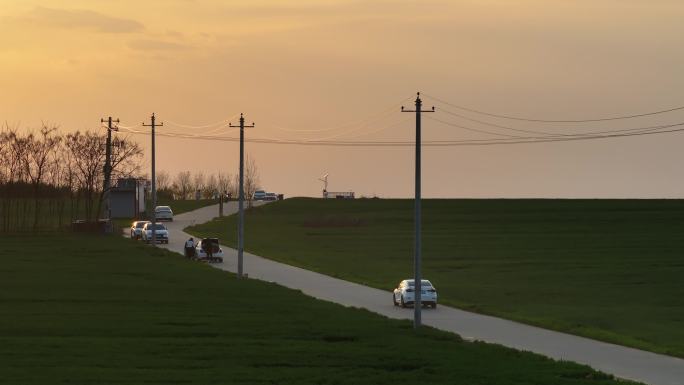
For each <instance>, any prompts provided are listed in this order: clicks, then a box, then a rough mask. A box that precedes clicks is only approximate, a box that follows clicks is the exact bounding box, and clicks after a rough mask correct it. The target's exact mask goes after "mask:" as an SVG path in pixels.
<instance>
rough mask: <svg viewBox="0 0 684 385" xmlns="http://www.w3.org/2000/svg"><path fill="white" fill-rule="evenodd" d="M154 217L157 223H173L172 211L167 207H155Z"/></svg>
mask: <svg viewBox="0 0 684 385" xmlns="http://www.w3.org/2000/svg"><path fill="white" fill-rule="evenodd" d="M154 215H155V217H156V218H157V220H158V221H171V222H172V221H173V210H171V207H169V206H157V207H155V208H154Z"/></svg>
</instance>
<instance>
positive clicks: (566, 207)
mask: <svg viewBox="0 0 684 385" xmlns="http://www.w3.org/2000/svg"><path fill="white" fill-rule="evenodd" d="M423 209H424V211H423V229H424V232H423V246H424V247H423V256H424V259H423V267H424V270H423V273H424V277H426V278H429V279H431V280H432V282H433V283H434V284H435V285H436V287H437V289H438V292H439V294H440V302H441V303H445V304H450V305H454V306H458V307H460V308H463V309H467V310H472V311H476V312H481V313H487V314H493V315H497V316H501V317H505V318H509V319H513V320H518V321H522V322H526V323H530V324H534V325H540V326H543V327H547V328H551V329H556V330H561V331H566V332H570V333H573V334H579V335H584V336H588V337H591V338H595V339H600V340H605V341H610V342H615V343H618V344H623V345H629V346H633V347H637V348H641V349H647V350H652V351H656V352H660V353H666V354H670V355H676V356H680V357H684V284H683V283H682V282H683V278H682V277H684V253H683V251H684V201H681V200H425V201H424V202H423ZM235 220H236V218H235V217H234V216H233V217H228V218H223V219H218V220H215V221H214V222H210V223H207V224H203V225H198V226H194V227H192V228H190V230H191V232H193V233H195V234H198V235H220V237H221V238H222V240H223V242H224V243H226V244H228V245H235V243H236V240H235V233H236V232H235V231H230V232H229V231H227V229H230V228H234V222H235ZM226 222H229V223H228V224H227V223H226ZM245 234H246V235H245V237H246V238H245V247H246V249H247V250H249V251H251V252H254V253H255V254H258V255H262V256H265V257H268V258H272V259H275V260H279V261H283V262H286V263H289V264H293V265H296V266H301V267H305V268H308V269H311V270H315V271H319V272H322V273H325V274H329V275H332V276H336V277H342V278H344V279H348V280H351V281H355V282H360V283H364V284H367V285H370V286H374V287H378V288H382V289H386V290H391V289H392V288H393V287H395V286H396V284H397V283H398V282H399V281H400V280H401V279H403V278H408V277H410V276H411V275H412V274H413V273H412V272H413V201H412V200H377V199H365V200H354V201H340V200H321V199H288V200H286V201H283V202H277V203H273V204H269V205H266V206H262V207H258V208H254V209H252V210H250V211H249V212H248V215H247V219H246V230H245ZM388 298H389V297H388Z"/></svg>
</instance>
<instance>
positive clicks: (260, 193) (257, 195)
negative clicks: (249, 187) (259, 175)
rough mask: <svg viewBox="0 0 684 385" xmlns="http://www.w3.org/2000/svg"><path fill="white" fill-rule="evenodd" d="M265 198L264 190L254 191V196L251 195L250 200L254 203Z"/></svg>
mask: <svg viewBox="0 0 684 385" xmlns="http://www.w3.org/2000/svg"><path fill="white" fill-rule="evenodd" d="M265 198H266V191H264V190H256V191H255V192H254V195H252V199H253V200H255V201H263V200H264V199H265Z"/></svg>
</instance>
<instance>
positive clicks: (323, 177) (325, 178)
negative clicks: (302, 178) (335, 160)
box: [318, 173, 330, 195]
mask: <svg viewBox="0 0 684 385" xmlns="http://www.w3.org/2000/svg"><path fill="white" fill-rule="evenodd" d="M328 175H330V174H328V173H325V175H323V176H322V177H320V178H318V180H320V181H321V182H323V194H324V195H325V193H326V192H327V191H328Z"/></svg>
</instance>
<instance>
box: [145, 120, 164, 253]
mask: <svg viewBox="0 0 684 385" xmlns="http://www.w3.org/2000/svg"><path fill="white" fill-rule="evenodd" d="M142 125H143V127H152V246H153V247H157V212H156V211H155V208H156V207H157V181H156V178H157V176H156V174H155V169H154V158H155V153H154V128H155V127H162V126H163V125H164V123H157V121H156V118H155V116H154V112H153V113H152V117H150V124H145V122H143V124H142Z"/></svg>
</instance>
